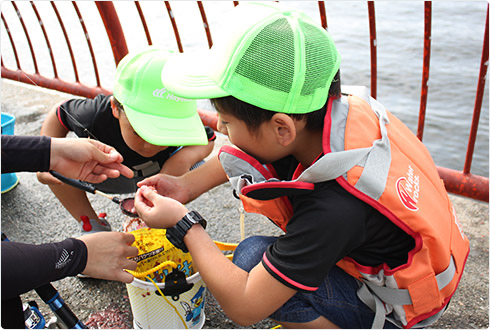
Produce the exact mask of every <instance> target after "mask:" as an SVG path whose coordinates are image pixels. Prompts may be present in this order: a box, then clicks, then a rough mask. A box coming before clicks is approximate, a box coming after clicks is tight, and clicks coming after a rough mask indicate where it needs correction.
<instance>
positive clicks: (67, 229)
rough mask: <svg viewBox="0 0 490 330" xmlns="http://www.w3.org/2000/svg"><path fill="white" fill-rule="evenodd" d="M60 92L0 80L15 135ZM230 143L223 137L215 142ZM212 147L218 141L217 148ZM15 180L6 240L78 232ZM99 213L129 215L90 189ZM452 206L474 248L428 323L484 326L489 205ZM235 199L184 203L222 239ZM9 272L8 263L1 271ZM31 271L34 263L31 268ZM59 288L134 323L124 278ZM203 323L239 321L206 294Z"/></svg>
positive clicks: (223, 192)
mask: <svg viewBox="0 0 490 330" xmlns="http://www.w3.org/2000/svg"><path fill="white" fill-rule="evenodd" d="M71 97H72V96H71V95H67V94H63V93H58V92H54V91H50V90H46V89H42V88H37V87H31V86H28V85H25V84H19V83H13V82H11V81H9V80H5V79H2V86H1V108H2V112H6V113H9V114H11V115H14V116H15V117H16V125H15V134H17V135H38V134H39V129H40V127H41V124H42V122H43V120H44V118H45V115H46V113H47V111H49V109H50V108H51V107H52V106H53V105H54V104H55V103H56V102H58V101H62V100H64V99H67V98H71ZM226 143H228V142H227V140H226V138H225V137H223V136H220V137H219V138H218V141H217V145H218V146H219V145H222V144H226ZM215 149H217V148H215ZM17 175H18V177H19V182H20V183H19V185H18V186H17V187H16V188H15V189H13V190H12V191H10V192H8V193H5V194H2V203H1V212H2V213H1V226H2V228H1V229H2V232H4V233H6V234H7V235H8V236H9V238H10V239H11V240H14V241H19V242H26V243H45V242H55V241H61V240H63V239H65V238H67V237H73V236H77V233H78V230H79V229H78V226H77V223H76V221H75V220H74V219H72V218H71V216H70V215H69V213H68V212H67V211H66V210H65V209H64V208H63V207H62V206H61V204H60V203H59V202H58V201H57V199H56V198H55V197H54V195H53V194H52V193H51V191H50V190H49V188H48V187H47V186H45V185H42V184H40V183H39V182H38V181H37V179H36V176H35V174H34V173H18V174H17ZM89 199H90V200H91V201H92V204H93V205H94V207H95V209H96V211H97V212H106V213H107V214H108V221H109V222H110V223H111V225H112V227H113V228H115V229H117V228H119V227H120V224H121V222H122V221H123V220H124V219H125V218H126V217H125V216H124V215H123V214H122V213H121V212H120V211H119V208H118V206H117V205H116V204H114V203H112V202H111V201H109V200H107V199H106V198H103V197H101V196H97V195H90V196H89ZM451 199H452V201H453V203H454V206H455V209H456V211H457V213H458V215H459V217H460V220H461V223H462V224H463V227H464V230H465V232H466V234H467V236H468V237H469V239H470V242H471V253H470V255H469V258H468V262H467V265H466V269H465V273H464V275H463V278H462V281H461V284H460V287H459V289H458V290H457V292H456V294H455V295H454V297H453V299H452V301H451V304H450V306H449V308H448V310H447V311H446V313H445V314H444V316H443V317H442V318H441V319H440V320H439V322H437V323H436V324H435V325H434V326H433V328H443V329H449V328H452V329H463V328H471V329H481V328H488V326H489V324H488V297H489V294H488V293H489V291H488V271H489V259H488V246H489V242H488V204H487V203H482V202H477V201H473V200H470V199H467V198H462V197H458V196H451ZM239 207H240V204H239V202H238V201H237V200H236V199H235V198H234V197H233V196H232V194H231V189H230V186H229V184H224V185H222V186H220V187H217V188H214V189H213V190H211V191H209V192H207V193H206V194H204V195H202V196H201V197H199V198H198V199H196V200H195V201H193V202H191V203H189V204H188V208H189V209H195V210H198V211H199V212H200V213H201V214H202V215H203V216H204V217H205V218H206V219H208V229H207V231H208V232H209V234H210V236H211V237H212V238H213V239H216V240H220V241H225V242H238V241H239V240H240V225H239V216H240V212H239ZM277 233H279V231H278V230H277V228H275V226H273V225H272V224H271V223H270V221H269V220H268V219H266V218H265V217H262V216H259V215H253V214H247V215H246V217H245V236H246V237H248V236H250V235H252V234H277ZM3 271H6V270H3ZM33 272H35V270H33ZM53 285H54V286H55V287H56V288H57V289H58V291H59V292H60V295H61V296H62V297H63V299H64V300H65V301H66V303H67V304H68V305H69V306H70V307H71V309H72V310H73V311H74V312H75V314H76V315H77V316H78V317H79V318H80V319H81V320H82V321H84V322H86V321H87V320H88V319H89V318H90V316H91V315H94V314H96V315H100V313H101V311H107V310H113V309H117V310H118V311H121V312H122V313H121V315H125V316H126V317H125V319H124V320H123V321H124V322H121V323H120V326H121V327H130V326H131V325H132V314H131V307H130V304H129V300H128V297H127V291H126V286H125V284H122V283H119V282H111V281H101V280H96V279H80V278H77V277H71V278H65V279H62V280H60V281H57V282H54V283H53ZM23 298H24V299H25V300H32V299H35V300H37V301H38V304H39V305H40V307H41V310H42V311H43V313H45V315H47V319H49V318H50V316H51V315H52V314H51V312H50V311H49V308H47V306H46V305H45V304H44V303H43V302H42V301H40V300H39V299H38V298H37V295H36V294H35V293H34V292H29V293H27V294H25V295H23ZM206 298H207V302H206V308H205V314H206V323H205V325H204V328H209V329H230V328H240V327H239V326H238V325H236V324H235V323H233V322H232V321H231V320H229V319H228V318H227V317H226V315H225V314H224V313H223V311H222V309H221V308H220V307H219V304H218V303H217V302H216V301H215V299H214V298H213V296H212V295H211V294H210V293H209V292H208V293H207V296H206ZM273 326H275V324H274V323H273V322H271V321H267V320H266V321H262V322H259V323H257V324H255V325H253V326H251V327H250V328H271V327H273Z"/></svg>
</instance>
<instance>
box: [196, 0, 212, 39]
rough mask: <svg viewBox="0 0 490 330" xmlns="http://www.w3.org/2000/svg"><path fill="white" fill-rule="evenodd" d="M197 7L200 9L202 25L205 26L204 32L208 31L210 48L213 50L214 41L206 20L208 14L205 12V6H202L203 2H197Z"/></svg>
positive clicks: (207, 36)
mask: <svg viewBox="0 0 490 330" xmlns="http://www.w3.org/2000/svg"><path fill="white" fill-rule="evenodd" d="M197 6H198V7H199V12H200V13H201V18H202V24H203V25H204V31H206V38H207V39H208V46H209V48H211V47H212V46H213V39H212V38H211V31H210V30H209V24H208V19H207V18H206V12H205V11H204V6H203V4H202V1H197Z"/></svg>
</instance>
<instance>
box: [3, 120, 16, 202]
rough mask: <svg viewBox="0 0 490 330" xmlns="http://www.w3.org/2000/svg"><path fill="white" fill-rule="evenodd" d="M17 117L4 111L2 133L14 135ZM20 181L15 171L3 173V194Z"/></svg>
mask: <svg viewBox="0 0 490 330" xmlns="http://www.w3.org/2000/svg"><path fill="white" fill-rule="evenodd" d="M14 124H15V117H14V116H12V115H9V114H6V113H3V112H2V134H5V135H14ZM18 183H19V179H18V178H17V175H15V173H4V174H2V194H3V193H6V192H8V191H10V190H12V189H14V188H15V187H16V186H17V184H18Z"/></svg>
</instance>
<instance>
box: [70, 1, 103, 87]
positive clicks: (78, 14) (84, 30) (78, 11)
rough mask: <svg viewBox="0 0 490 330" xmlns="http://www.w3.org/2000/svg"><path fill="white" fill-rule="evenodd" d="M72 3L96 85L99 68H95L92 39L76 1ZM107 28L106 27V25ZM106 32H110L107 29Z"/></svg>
mask: <svg viewBox="0 0 490 330" xmlns="http://www.w3.org/2000/svg"><path fill="white" fill-rule="evenodd" d="M71 3H72V4H73V8H75V12H76V13H77V16H78V20H79V21H80V25H81V26H82V29H83V33H84V35H85V39H86V40H87V45H88V49H89V51H90V56H91V57H92V65H93V66H94V74H95V80H96V84H97V86H100V77H99V69H98V68H97V61H96V60H95V53H94V48H93V47H92V41H91V40H90V36H89V34H88V31H87V27H86V26H85V22H84V20H83V18H82V14H81V13H80V10H79V9H78V6H77V3H76V2H75V1H72V2H71ZM106 28H107V27H106ZM108 33H110V32H109V31H108Z"/></svg>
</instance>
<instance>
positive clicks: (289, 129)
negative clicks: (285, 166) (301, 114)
mask: <svg viewBox="0 0 490 330" xmlns="http://www.w3.org/2000/svg"><path fill="white" fill-rule="evenodd" d="M271 123H272V126H273V128H274V133H275V135H276V138H277V142H279V144H281V145H282V146H284V147H286V146H288V145H289V144H291V142H293V141H294V139H296V125H295V124H294V120H293V119H292V118H291V117H289V116H288V115H287V114H285V113H276V114H274V115H273V116H272V119H271Z"/></svg>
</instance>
